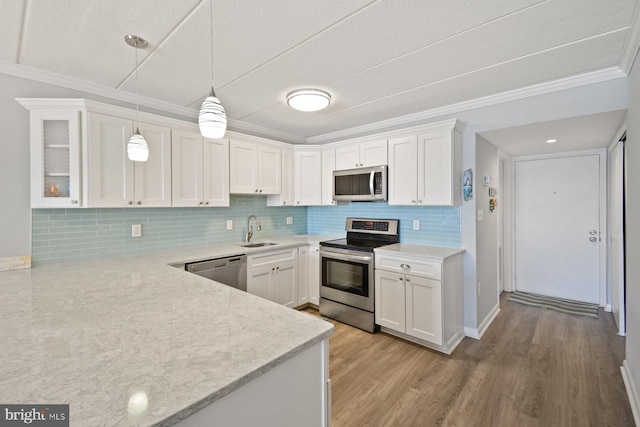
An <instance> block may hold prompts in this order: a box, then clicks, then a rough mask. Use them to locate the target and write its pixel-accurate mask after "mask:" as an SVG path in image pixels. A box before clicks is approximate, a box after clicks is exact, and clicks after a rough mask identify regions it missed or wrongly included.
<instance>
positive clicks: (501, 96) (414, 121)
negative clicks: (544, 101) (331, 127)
mask: <svg viewBox="0 0 640 427" xmlns="http://www.w3.org/2000/svg"><path fill="white" fill-rule="evenodd" d="M626 76H627V74H626V73H625V72H624V71H623V70H621V69H620V68H619V67H610V68H605V69H602V70H598V71H592V72H589V73H584V74H579V75H576V76H571V77H565V78H562V79H558V80H553V81H550V82H544V83H539V84H535V85H531V86H526V87H523V88H519V89H513V90H509V91H506V92H501V93H497V94H494V95H488V96H484V97H481V98H475V99H471V100H468V101H462V102H458V103H456V104H450V105H446V106H443V107H437V108H432V109H430V110H425V111H421V112H418V113H413V114H408V115H406V116H400V117H395V118H392V119H389V120H382V121H378V122H376V123H372V124H367V125H363V126H357V127H353V128H349V129H344V130H340V131H337V132H331V133H325V134H322V135H317V136H312V137H309V138H307V143H309V144H318V143H326V142H335V141H338V140H341V139H350V138H354V137H356V136H359V135H363V134H372V133H379V132H384V131H385V130H392V129H399V128H401V127H406V126H407V125H410V124H411V125H418V124H419V123H421V122H422V123H425V122H427V121H429V120H431V119H434V118H436V117H441V116H445V115H451V114H456V113H460V112H462V111H468V110H473V109H476V108H482V107H489V106H492V105H496V104H502V103H505V102H509V101H516V100H519V99H523V98H528V97H532V96H537V95H544V94H547V93H552V92H558V91H561V90H566V89H573V88H575V87H579V86H585V85H590V84H594V83H600V82H604V81H607V80H614V79H618V78H621V77H626Z"/></svg>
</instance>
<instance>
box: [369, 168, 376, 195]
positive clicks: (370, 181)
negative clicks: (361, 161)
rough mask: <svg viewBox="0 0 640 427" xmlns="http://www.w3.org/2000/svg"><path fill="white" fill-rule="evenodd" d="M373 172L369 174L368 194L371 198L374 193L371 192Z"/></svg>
mask: <svg viewBox="0 0 640 427" xmlns="http://www.w3.org/2000/svg"><path fill="white" fill-rule="evenodd" d="M375 174H376V173H375V172H374V171H371V173H370V174H369V193H371V197H373V196H374V192H373V177H374V176H375Z"/></svg>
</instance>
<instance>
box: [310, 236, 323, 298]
mask: <svg viewBox="0 0 640 427" xmlns="http://www.w3.org/2000/svg"><path fill="white" fill-rule="evenodd" d="M307 277H308V280H309V285H308V288H309V302H310V303H311V304H315V305H320V247H319V246H318V245H313V246H309V274H308V276H307Z"/></svg>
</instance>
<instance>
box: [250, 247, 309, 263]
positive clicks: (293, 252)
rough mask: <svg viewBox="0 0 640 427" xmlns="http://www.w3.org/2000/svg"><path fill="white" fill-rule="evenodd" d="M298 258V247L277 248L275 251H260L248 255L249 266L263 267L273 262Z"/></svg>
mask: <svg viewBox="0 0 640 427" xmlns="http://www.w3.org/2000/svg"><path fill="white" fill-rule="evenodd" d="M297 259H298V248H287V249H277V250H273V251H267V252H260V253H257V254H252V255H247V268H256V267H263V266H265V265H269V264H273V263H282V262H285V261H296V260H297Z"/></svg>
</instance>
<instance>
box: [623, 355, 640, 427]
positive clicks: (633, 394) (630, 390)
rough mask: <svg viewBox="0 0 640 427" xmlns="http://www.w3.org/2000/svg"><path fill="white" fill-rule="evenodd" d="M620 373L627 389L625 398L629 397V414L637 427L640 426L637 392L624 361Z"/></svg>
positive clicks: (639, 403) (639, 399) (639, 400)
mask: <svg viewBox="0 0 640 427" xmlns="http://www.w3.org/2000/svg"><path fill="white" fill-rule="evenodd" d="M620 371H621V372H622V380H623V381H624V388H625V389H627V396H628V397H629V404H630V405H631V412H633V420H634V421H635V423H636V425H637V426H640V397H639V396H638V390H636V386H635V385H634V384H633V379H632V378H631V372H629V366H628V365H627V361H626V359H625V361H624V362H622V366H621V367H620Z"/></svg>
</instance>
